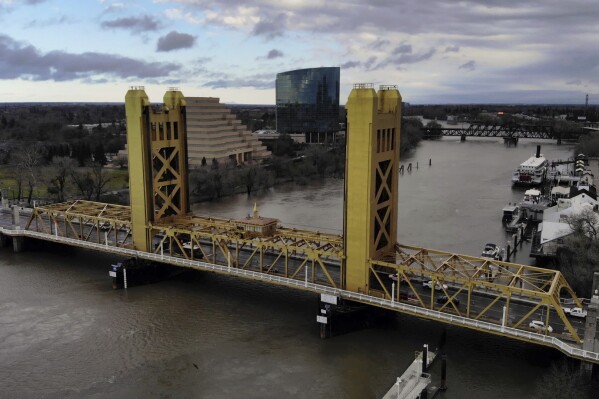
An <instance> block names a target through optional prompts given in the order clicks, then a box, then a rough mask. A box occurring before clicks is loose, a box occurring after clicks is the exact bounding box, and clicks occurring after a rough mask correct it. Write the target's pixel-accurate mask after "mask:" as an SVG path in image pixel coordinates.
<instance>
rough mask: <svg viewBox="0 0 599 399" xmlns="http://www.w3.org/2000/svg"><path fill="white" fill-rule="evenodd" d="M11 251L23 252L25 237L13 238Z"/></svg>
mask: <svg viewBox="0 0 599 399" xmlns="http://www.w3.org/2000/svg"><path fill="white" fill-rule="evenodd" d="M12 250H13V251H14V252H16V253H19V252H23V251H24V250H25V237H21V236H14V237H13V238H12Z"/></svg>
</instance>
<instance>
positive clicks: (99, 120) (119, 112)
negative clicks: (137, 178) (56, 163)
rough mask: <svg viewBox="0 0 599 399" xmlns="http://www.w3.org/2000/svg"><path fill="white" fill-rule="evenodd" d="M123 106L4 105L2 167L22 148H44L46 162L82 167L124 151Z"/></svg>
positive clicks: (0, 138) (0, 121) (0, 108)
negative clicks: (61, 160) (66, 162)
mask: <svg viewBox="0 0 599 399" xmlns="http://www.w3.org/2000/svg"><path fill="white" fill-rule="evenodd" d="M124 117H125V116H124V107H123V106H122V105H104V104H89V105H78V104H72V105H65V104H48V105H43V104H4V105H2V106H0V143H1V144H0V164H9V163H11V160H10V154H11V153H12V152H13V151H12V150H13V149H15V148H17V147H19V146H21V145H36V146H41V147H43V148H44V154H45V156H46V157H47V161H48V162H49V161H51V160H52V158H53V157H54V156H60V157H71V158H73V159H75V160H77V162H78V164H79V165H80V166H83V165H84V164H85V163H86V162H89V161H92V160H94V159H99V160H100V161H101V162H105V161H104V154H105V153H116V152H118V151H119V150H120V149H122V148H124V146H125V142H126V127H125V125H124V122H123V120H124Z"/></svg>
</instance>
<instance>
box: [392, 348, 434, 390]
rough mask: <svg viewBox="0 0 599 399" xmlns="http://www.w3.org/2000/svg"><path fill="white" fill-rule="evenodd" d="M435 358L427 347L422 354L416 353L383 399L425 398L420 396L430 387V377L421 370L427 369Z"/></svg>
mask: <svg viewBox="0 0 599 399" xmlns="http://www.w3.org/2000/svg"><path fill="white" fill-rule="evenodd" d="M427 353H428V354H427ZM436 356H437V354H436V353H435V352H432V351H429V350H428V348H427V347H425V349H424V351H423V352H416V356H415V359H414V361H413V362H412V363H411V364H410V365H409V366H408V368H407V369H406V371H404V373H403V374H402V375H401V377H398V378H397V381H396V382H395V384H393V386H392V387H391V388H390V389H389V391H388V392H387V393H386V394H385V396H383V399H417V398H420V397H422V398H425V397H426V394H425V395H424V396H421V394H422V391H424V390H426V389H427V388H428V386H429V385H430V383H431V375H430V374H429V373H426V372H424V371H423V370H427V369H428V367H429V366H430V365H431V364H432V363H433V361H434V360H435V358H436ZM423 357H424V360H423ZM423 362H426V367H423V366H424V365H423Z"/></svg>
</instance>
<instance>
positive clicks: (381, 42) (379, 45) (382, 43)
mask: <svg viewBox="0 0 599 399" xmlns="http://www.w3.org/2000/svg"><path fill="white" fill-rule="evenodd" d="M389 43H391V42H390V41H389V40H387V39H380V38H379V39H376V40H375V41H374V42H372V43H371V44H370V48H372V49H373V50H382V49H383V48H384V47H386V46H387V45H388V44H389Z"/></svg>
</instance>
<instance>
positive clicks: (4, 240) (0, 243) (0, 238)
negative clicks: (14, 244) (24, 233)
mask: <svg viewBox="0 0 599 399" xmlns="http://www.w3.org/2000/svg"><path fill="white" fill-rule="evenodd" d="M7 245H8V237H7V236H5V235H4V234H2V233H0V248H4V247H6V246H7Z"/></svg>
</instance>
